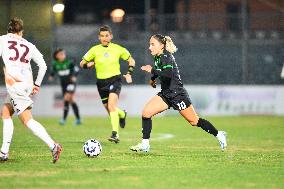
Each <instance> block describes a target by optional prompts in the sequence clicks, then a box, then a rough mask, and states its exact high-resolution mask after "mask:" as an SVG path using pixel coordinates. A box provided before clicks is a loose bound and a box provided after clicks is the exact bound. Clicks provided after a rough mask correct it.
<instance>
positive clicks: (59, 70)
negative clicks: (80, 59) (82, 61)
mask: <svg viewBox="0 0 284 189" xmlns="http://www.w3.org/2000/svg"><path fill="white" fill-rule="evenodd" d="M78 72H79V68H78V67H77V66H75V65H74V64H73V63H72V62H71V61H70V60H64V62H59V61H56V60H54V61H53V62H52V69H51V73H50V75H51V76H55V74H57V75H58V76H59V78H60V81H61V83H69V82H70V81H71V77H72V76H77V74H78Z"/></svg>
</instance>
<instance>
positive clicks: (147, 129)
mask: <svg viewBox="0 0 284 189" xmlns="http://www.w3.org/2000/svg"><path fill="white" fill-rule="evenodd" d="M151 131H152V119H151V118H145V117H142V134H143V139H149V138H150V134H151Z"/></svg>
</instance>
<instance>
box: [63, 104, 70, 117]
mask: <svg viewBox="0 0 284 189" xmlns="http://www.w3.org/2000/svg"><path fill="white" fill-rule="evenodd" d="M68 112H69V102H68V101H64V109H63V119H64V120H66V118H67V115H68Z"/></svg>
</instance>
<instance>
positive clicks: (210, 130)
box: [197, 118, 218, 136]
mask: <svg viewBox="0 0 284 189" xmlns="http://www.w3.org/2000/svg"><path fill="white" fill-rule="evenodd" d="M197 126H198V127H201V128H202V129H203V130H204V131H206V132H207V133H209V134H211V135H214V136H217V134H218V130H217V129H216V128H215V127H214V126H213V125H212V124H211V123H210V122H209V121H207V120H205V119H202V118H199V120H198V123H197Z"/></svg>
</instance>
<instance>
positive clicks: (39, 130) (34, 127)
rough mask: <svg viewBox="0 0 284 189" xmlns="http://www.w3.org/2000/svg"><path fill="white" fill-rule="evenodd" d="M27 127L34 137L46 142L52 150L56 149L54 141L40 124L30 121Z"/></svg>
mask: <svg viewBox="0 0 284 189" xmlns="http://www.w3.org/2000/svg"><path fill="white" fill-rule="evenodd" d="M27 127H28V128H29V129H30V130H31V131H32V132H33V134H34V135H36V136H37V137H38V138H40V139H41V140H42V141H43V142H45V143H46V144H47V145H48V147H49V148H50V149H51V150H52V149H53V148H54V141H53V140H52V139H51V137H50V136H49V134H48V133H47V132H46V130H45V128H44V127H43V126H42V125H41V124H40V123H39V122H37V121H35V120H34V119H30V120H29V121H28V123H27Z"/></svg>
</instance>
